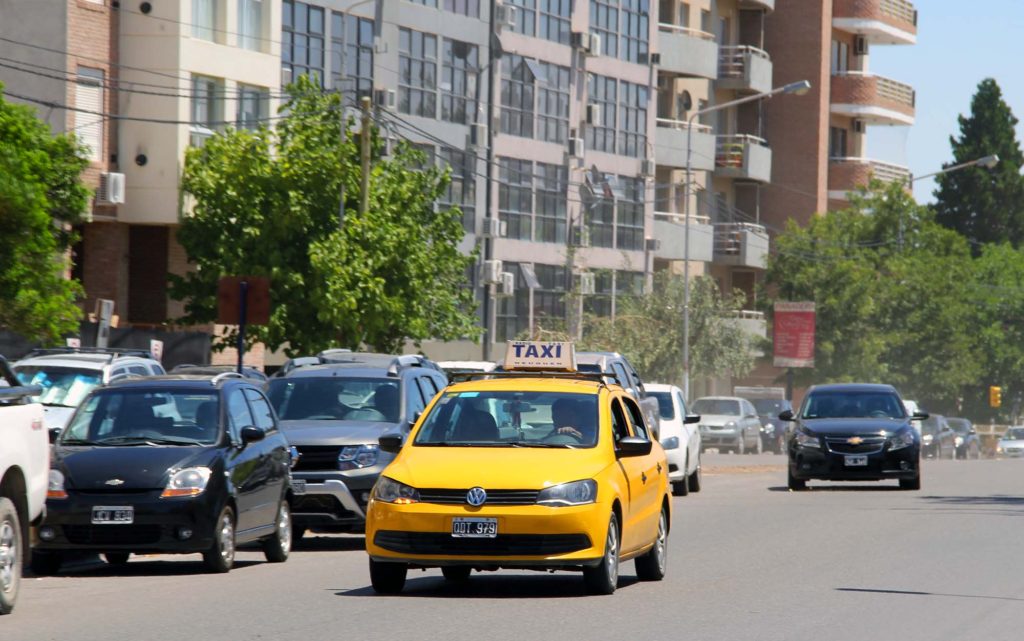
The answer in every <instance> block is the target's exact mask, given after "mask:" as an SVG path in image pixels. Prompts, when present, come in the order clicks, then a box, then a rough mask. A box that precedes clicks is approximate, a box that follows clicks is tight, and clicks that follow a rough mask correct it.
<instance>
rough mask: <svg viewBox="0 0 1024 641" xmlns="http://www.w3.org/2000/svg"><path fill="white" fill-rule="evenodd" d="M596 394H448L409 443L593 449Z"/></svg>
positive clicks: (453, 445)
mask: <svg viewBox="0 0 1024 641" xmlns="http://www.w3.org/2000/svg"><path fill="white" fill-rule="evenodd" d="M597 427H598V412H597V395H595V394H568V393H560V392H451V393H447V394H444V395H443V396H442V397H441V398H440V399H438V401H437V403H436V404H435V405H434V407H433V409H431V411H430V414H429V415H428V416H427V418H426V420H425V421H424V422H423V425H422V426H421V427H420V429H419V431H418V432H417V433H416V438H415V440H414V441H413V442H414V444H415V445H422V446H437V447H440V446H452V447H458V446H463V447H566V448H575V447H593V446H594V445H596V444H597V436H598V434H597V431H598V430H597Z"/></svg>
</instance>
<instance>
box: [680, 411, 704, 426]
mask: <svg viewBox="0 0 1024 641" xmlns="http://www.w3.org/2000/svg"><path fill="white" fill-rule="evenodd" d="M683 423H686V424H687V425H690V424H692V423H700V414H687V415H686V417H685V418H684V419H683Z"/></svg>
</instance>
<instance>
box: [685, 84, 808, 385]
mask: <svg viewBox="0 0 1024 641" xmlns="http://www.w3.org/2000/svg"><path fill="white" fill-rule="evenodd" d="M810 89H811V83H810V82H808V81H806V80H801V81H799V82H791V83H789V84H788V85H783V86H781V87H776V88H775V89H772V90H770V91H763V92H761V93H758V94H754V95H752V96H746V97H744V98H737V99H736V100H730V101H728V102H723V103H722V104H720V105H713V106H711V107H707V108H705V109H699V110H697V111H695V112H693V114H691V115H690V117H689V118H688V119H687V120H686V180H685V182H684V183H683V224H684V226H685V227H684V229H685V230H684V232H683V243H684V245H685V246H684V247H683V393H684V394H685V396H686V402H687V403H689V402H690V398H691V396H690V180H691V175H692V173H693V126H694V124H695V121H696V120H697V118H699V117H700V116H703V115H704V114H708V113H711V112H713V111H721V110H722V109H729V108H730V107H735V106H737V105H742V104H746V103H748V102H754V101H756V100H761V99H763V98H771V97H772V96H775V95H777V94H780V93H788V94H794V95H797V96H802V95H804V94H805V93H807V92H808V91H810Z"/></svg>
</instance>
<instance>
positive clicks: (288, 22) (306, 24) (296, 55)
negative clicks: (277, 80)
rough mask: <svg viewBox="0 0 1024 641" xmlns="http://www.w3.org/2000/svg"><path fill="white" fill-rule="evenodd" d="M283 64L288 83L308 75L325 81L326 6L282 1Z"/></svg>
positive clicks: (313, 78)
mask: <svg viewBox="0 0 1024 641" xmlns="http://www.w3.org/2000/svg"><path fill="white" fill-rule="evenodd" d="M281 68H282V71H283V77H282V79H281V80H282V82H283V83H285V84H287V83H291V82H295V81H296V80H297V79H298V78H299V76H302V75H308V76H309V77H310V78H311V79H312V80H313V82H314V83H315V84H317V85H319V86H321V87H322V86H323V85H324V10H323V9H321V8H320V7H313V6H310V5H308V4H306V3H305V2H292V1H291V0H285V2H283V3H282V4H281Z"/></svg>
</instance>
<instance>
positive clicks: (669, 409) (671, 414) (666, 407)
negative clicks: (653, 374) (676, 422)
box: [649, 392, 676, 421]
mask: <svg viewBox="0 0 1024 641" xmlns="http://www.w3.org/2000/svg"><path fill="white" fill-rule="evenodd" d="M649 394H650V395H651V396H653V397H654V398H656V399H658V415H659V416H660V417H661V418H662V419H663V420H666V421H671V420H672V419H674V418H675V417H676V408H675V407H674V406H673V405H672V393H671V392H650V393H649Z"/></svg>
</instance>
